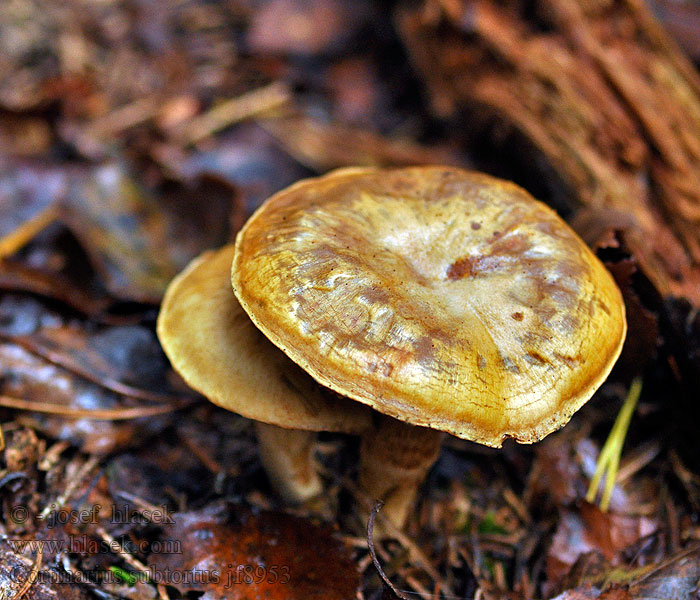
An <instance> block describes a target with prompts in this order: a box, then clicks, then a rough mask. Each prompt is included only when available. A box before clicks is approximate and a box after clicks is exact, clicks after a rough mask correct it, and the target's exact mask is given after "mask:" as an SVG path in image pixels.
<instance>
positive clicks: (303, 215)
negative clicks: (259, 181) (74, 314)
mask: <svg viewBox="0 0 700 600" xmlns="http://www.w3.org/2000/svg"><path fill="white" fill-rule="evenodd" d="M231 277H232V283H233V287H234V290H235V292H236V295H237V296H238V299H239V301H240V302H241V305H242V306H243V308H244V309H245V311H246V312H247V313H248V314H249V315H250V316H251V319H252V320H253V322H254V323H255V324H256V325H257V326H258V327H259V328H260V329H261V330H262V331H263V332H264V333H265V335H266V336H267V337H268V338H269V339H270V340H272V341H273V342H274V343H275V344H276V345H277V346H279V347H280V348H281V349H282V350H284V352H285V353H286V354H287V355H288V356H290V357H291V358H292V360H294V361H295V362H296V363H297V364H299V365H301V366H302V367H303V368H304V370H306V371H307V372H308V373H310V374H311V375H312V376H313V377H314V378H315V379H316V380H317V381H319V382H320V383H321V384H323V385H325V386H328V387H330V388H331V389H333V390H335V391H337V392H338V393H340V394H343V395H345V396H348V397H350V398H352V399H354V400H358V401H359V402H363V403H365V404H368V405H369V406H372V407H373V408H375V409H377V410H379V411H380V412H383V413H385V414H388V415H390V416H392V417H396V418H397V419H400V420H402V421H406V422H408V423H413V424H415V425H423V426H427V427H432V428H435V429H441V430H443V431H447V432H449V433H452V434H454V435H457V436H460V437H463V438H466V439H470V440H473V441H476V442H480V443H482V444H487V445H490V446H500V445H501V444H502V442H503V440H504V439H505V438H506V437H512V438H515V439H516V440H518V441H520V442H528V443H529V442H535V441H537V440H539V439H541V438H542V437H544V436H545V435H547V434H548V433H551V432H552V431H554V430H555V429H558V428H559V427H561V426H562V425H564V423H566V422H567V421H568V420H569V419H570V418H571V416H572V415H573V413H574V412H575V411H576V410H578V409H579V408H580V407H581V406H582V405H583V404H584V403H585V402H586V401H587V400H588V399H589V398H590V397H591V396H592V395H593V393H594V392H595V390H596V389H597V388H598V387H599V386H600V385H601V384H602V382H603V381H604V380H605V378H606V377H607V376H608V374H609V372H610V370H611V369H612V366H613V364H614V363H615V361H616V360H617V357H618V356H619V354H620V351H621V349H622V344H623V341H624V338H625V332H626V323H625V311H624V304H623V302H622V297H621V294H620V291H619V290H618V289H617V286H616V285H615V282H614V281H613V279H612V277H611V275H610V274H609V273H608V272H607V271H606V269H605V267H604V266H603V265H602V264H601V262H600V261H599V260H598V259H597V258H596V256H595V255H594V254H593V252H592V251H591V250H590V249H589V248H588V247H587V246H586V245H585V243H584V242H583V241H582V240H581V239H580V238H579V237H578V236H577V235H576V234H575V233H574V232H573V231H572V230H571V228H570V227H569V226H568V225H567V224H566V223H565V222H564V221H563V220H562V219H561V218H560V217H559V216H558V215H557V214H556V213H555V212H554V211H553V210H552V209H550V208H549V207H548V206H547V205H545V204H543V203H541V202H538V201H537V200H535V199H534V198H532V197H531V196H530V195H529V194H528V193H527V192H526V191H525V190H523V189H522V188H520V187H518V186H516V185H515V184H512V183H509V182H506V181H502V180H499V179H495V178H492V177H488V176H486V175H483V174H479V173H473V172H469V171H464V170H462V169H457V168H447V167H415V168H407V169H391V170H375V169H350V170H340V171H336V172H333V173H331V174H329V175H327V176H324V177H320V178H317V179H309V180H306V181H302V182H299V183H297V184H295V185H293V186H291V187H290V188H287V189H286V190H283V191H282V192H280V193H278V194H276V195H275V196H273V197H272V198H270V199H269V200H267V201H266V202H265V203H264V204H263V205H262V206H261V207H260V208H259V209H258V210H257V211H256V213H255V214H254V215H253V216H252V217H251V218H250V219H249V221H248V222H247V223H246V225H245V226H244V228H243V229H242V230H241V231H240V232H239V234H238V237H237V239H236V254H235V257H234V261H233V265H232V272H231Z"/></svg>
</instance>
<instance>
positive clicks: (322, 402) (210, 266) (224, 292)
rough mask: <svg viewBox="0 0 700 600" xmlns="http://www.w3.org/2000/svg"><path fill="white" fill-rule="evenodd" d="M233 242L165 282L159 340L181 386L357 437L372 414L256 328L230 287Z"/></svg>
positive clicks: (260, 416)
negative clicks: (323, 384) (326, 385)
mask: <svg viewBox="0 0 700 600" xmlns="http://www.w3.org/2000/svg"><path fill="white" fill-rule="evenodd" d="M233 252H234V249H233V245H230V246H226V247H224V248H222V249H220V250H217V251H212V252H206V253H205V254H203V255H202V256H200V257H199V258H196V259H195V260H193V261H192V262H191V263H190V264H189V266H188V267H187V268H186V269H185V270H184V271H183V272H182V273H180V274H179V275H178V276H177V277H176V278H175V279H173V281H172V282H171V283H170V286H169V287H168V290H167V291H166V294H165V298H164V300H163V305H162V307H161V310H160V314H159V315H158V338H159V339H160V341H161V344H162V345H163V348H164V350H165V353H166V354H167V355H168V358H169V359H170V362H171V363H172V365H173V367H174V368H175V370H176V371H178V373H180V375H182V377H183V378H184V379H185V381H186V382H187V383H188V384H189V385H190V386H191V387H192V388H194V389H195V390H197V391H198V392H200V393H201V394H203V395H204V396H206V397H207V398H209V399H210V400H211V401H212V402H214V403H215V404H218V405H219V406H222V407H223V408H226V409H228V410H231V411H234V412H237V413H239V414H241V415H243V416H244V417H248V418H250V419H254V420H256V421H262V422H264V423H270V424H272V425H278V426H280V427H285V428H288V429H303V430H307V431H340V432H346V433H360V432H362V431H364V430H366V429H367V428H368V427H370V425H371V411H370V410H369V409H368V408H367V407H365V406H362V405H359V404H357V403H356V402H352V401H351V400H348V399H347V398H340V397H338V396H335V395H334V394H332V393H328V392H327V391H324V390H322V389H321V388H320V387H319V386H318V384H317V383H316V382H315V381H314V380H313V379H312V378H311V377H309V375H307V374H306V373H304V371H302V370H301V369H300V368H299V367H298V366H297V365H296V364H294V363H293V362H292V361H291V360H289V358H287V357H286V356H285V355H284V353H283V352H280V350H279V349H278V348H276V347H275V346H274V345H273V344H271V343H270V342H269V340H268V339H267V338H266V337H265V336H264V335H262V334H261V333H260V331H259V330H258V329H257V328H256V327H255V325H253V323H252V322H251V320H250V318H249V317H248V315H247V314H246V313H245V312H244V311H243V309H242V308H241V306H240V304H239V303H238V300H236V297H235V295H234V294H233V290H231V278H230V273H231V261H232V260H233Z"/></svg>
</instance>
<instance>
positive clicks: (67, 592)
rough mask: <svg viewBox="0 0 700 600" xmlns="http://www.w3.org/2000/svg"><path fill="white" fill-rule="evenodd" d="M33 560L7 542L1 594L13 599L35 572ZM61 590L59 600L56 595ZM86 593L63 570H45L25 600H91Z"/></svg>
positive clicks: (0, 565)
mask: <svg viewBox="0 0 700 600" xmlns="http://www.w3.org/2000/svg"><path fill="white" fill-rule="evenodd" d="M33 564H34V563H33V561H32V559H29V558H25V557H23V556H20V555H18V554H16V553H15V552H13V550H12V548H11V547H10V545H9V544H8V543H7V542H1V543H0V594H4V596H3V597H5V598H8V599H10V600H11V599H12V598H14V597H15V595H16V594H17V593H18V592H19V590H20V589H21V588H22V586H23V585H24V584H25V582H26V581H27V579H28V578H29V576H30V573H31V572H32V566H33ZM57 590H60V596H59V594H58V592H57ZM91 597H92V596H90V594H89V593H88V592H87V590H86V589H85V588H83V587H81V586H79V585H78V584H76V583H73V581H72V577H71V576H70V575H69V574H66V572H65V571H63V570H62V569H60V568H56V567H44V568H41V569H40V570H39V572H38V573H37V576H36V579H35V580H34V583H33V584H32V585H31V587H30V588H29V590H28V591H27V592H26V593H25V594H24V596H23V597H22V600H56V599H57V598H61V600H89V598H91Z"/></svg>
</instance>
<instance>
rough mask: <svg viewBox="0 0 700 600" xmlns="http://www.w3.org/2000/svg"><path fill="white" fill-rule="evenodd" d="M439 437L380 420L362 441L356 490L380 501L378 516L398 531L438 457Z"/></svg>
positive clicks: (396, 422)
mask: <svg viewBox="0 0 700 600" xmlns="http://www.w3.org/2000/svg"><path fill="white" fill-rule="evenodd" d="M441 440H442V434H441V432H439V431H436V430H434V429H427V428H426V427H416V426H415V425H408V424H406V423H403V422H402V421H398V420H396V419H392V418H391V417H386V416H381V417H380V419H379V423H378V424H377V426H376V427H375V428H374V429H373V430H372V431H370V432H368V433H366V434H364V435H363V437H362V442H361V445H360V475H359V484H360V487H361V488H362V489H363V490H364V491H365V492H366V493H367V494H369V495H370V496H371V497H372V499H376V500H383V501H384V508H383V509H382V514H383V515H384V516H385V517H387V518H388V519H389V520H390V521H391V523H392V524H393V525H395V526H396V527H397V528H399V529H400V528H402V527H403V526H404V524H405V523H406V520H407V518H408V515H409V514H410V511H411V509H412V508H413V502H414V500H415V497H416V493H417V491H418V486H419V485H420V484H421V482H422V481H423V479H425V476H426V475H427V474H428V471H429V470H430V468H431V467H432V466H433V464H434V463H435V461H436V460H437V457H438V455H439V454H440V442H441Z"/></svg>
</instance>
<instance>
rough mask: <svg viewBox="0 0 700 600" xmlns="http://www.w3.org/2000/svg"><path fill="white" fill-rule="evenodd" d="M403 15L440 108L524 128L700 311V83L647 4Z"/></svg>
mask: <svg viewBox="0 0 700 600" xmlns="http://www.w3.org/2000/svg"><path fill="white" fill-rule="evenodd" d="M397 23H398V27H399V30H400V32H401V35H402V36H403V39H404V42H405V44H406V47H407V48H408V51H409V54H410V56H411V59H412V60H413V62H414V64H415V66H416V67H417V68H418V69H419V71H420V72H421V73H422V76H423V78H424V81H425V82H426V84H427V87H428V92H429V94H430V99H431V104H432V108H433V110H434V111H435V112H436V113H437V114H438V115H439V116H441V117H455V116H457V115H463V114H465V113H468V114H469V116H470V119H471V118H474V117H476V119H477V120H478V118H479V117H480V116H481V117H484V116H486V117H487V118H489V117H490V118H493V117H494V116H495V117H497V118H498V122H500V123H506V124H508V125H509V126H510V127H511V128H514V129H515V130H517V132H518V133H519V134H520V135H521V136H524V138H525V139H526V140H527V141H528V142H529V144H530V145H531V146H532V147H533V148H534V149H535V151H536V152H537V153H538V154H539V155H540V157H541V158H543V159H544V161H545V163H546V164H547V165H548V168H550V169H552V170H553V172H554V174H555V175H556V176H557V177H558V178H559V179H560V180H561V182H563V183H564V184H565V187H566V189H567V192H568V194H569V195H570V201H571V202H572V203H573V205H574V208H576V209H582V208H585V209H586V210H585V211H584V212H586V213H587V214H588V215H589V217H590V215H591V214H592V215H594V220H597V221H598V222H599V223H601V224H605V226H607V227H613V228H614V229H615V230H616V231H617V232H618V234H619V237H620V238H621V240H622V242H623V244H624V246H625V247H626V249H627V250H628V251H629V252H631V253H632V255H633V256H634V258H635V259H636V261H637V264H638V266H639V268H640V269H641V271H642V272H643V273H644V275H646V277H647V278H648V279H649V280H650V281H651V282H652V284H653V285H654V287H655V288H656V290H657V291H658V292H659V294H660V295H661V296H662V297H664V298H667V297H682V298H685V299H687V300H688V301H689V302H690V303H691V304H692V305H693V306H695V307H700V79H699V78H698V75H697V72H696V71H695V70H694V68H693V66H692V64H691V63H690V62H689V61H688V60H687V59H686V58H685V57H684V56H683V54H682V53H681V52H680V50H678V49H677V47H676V46H675V45H674V43H673V42H672V41H671V40H670V39H669V37H668V36H667V35H666V33H665V32H664V31H663V29H662V28H661V27H660V25H659V24H658V23H657V22H656V21H655V20H654V18H653V16H652V15H651V13H650V12H649V9H648V8H647V7H646V6H645V5H644V4H643V3H642V2H641V1H639V0H533V1H531V2H526V1H524V0H504V1H502V2H495V1H478V0H423V1H422V2H421V3H420V4H419V5H418V7H417V8H410V9H409V8H405V7H404V8H402V9H400V11H399V12H398V14H397ZM579 222H582V221H579ZM587 222H588V225H589V226H590V223H591V221H590V218H589V219H588V220H587ZM575 223H576V219H574V224H575ZM585 229H586V231H582V232H581V233H582V234H583V235H584V237H586V235H585V234H586V233H590V231H592V230H595V229H596V228H595V227H593V228H591V227H585ZM587 241H589V242H591V241H594V240H591V239H590V236H588V240H587Z"/></svg>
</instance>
